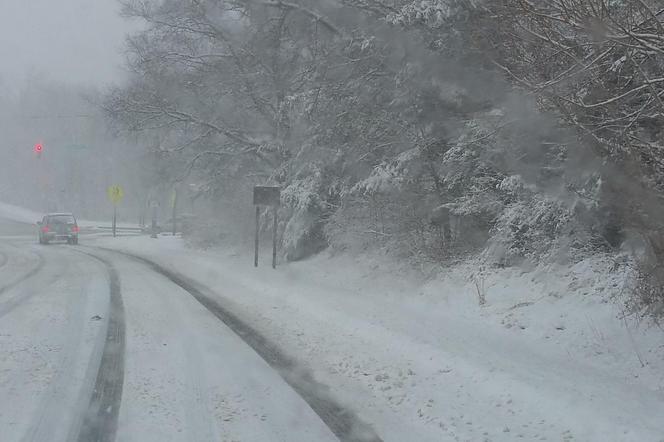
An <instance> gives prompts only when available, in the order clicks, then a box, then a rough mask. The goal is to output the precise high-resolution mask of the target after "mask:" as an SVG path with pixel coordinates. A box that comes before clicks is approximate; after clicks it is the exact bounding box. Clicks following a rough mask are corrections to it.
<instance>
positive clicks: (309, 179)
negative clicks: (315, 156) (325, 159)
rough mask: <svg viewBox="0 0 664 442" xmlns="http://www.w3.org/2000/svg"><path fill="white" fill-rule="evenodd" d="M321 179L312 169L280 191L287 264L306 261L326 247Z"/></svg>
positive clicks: (315, 169)
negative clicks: (301, 260) (288, 262)
mask: <svg viewBox="0 0 664 442" xmlns="http://www.w3.org/2000/svg"><path fill="white" fill-rule="evenodd" d="M322 179H323V177H322V172H321V170H320V169H319V168H318V167H316V166H312V167H310V168H307V170H306V171H304V170H303V171H302V172H301V173H300V174H298V176H297V177H296V178H295V179H294V180H293V181H291V183H290V184H289V185H288V186H286V188H284V189H283V191H282V195H281V197H282V204H283V205H284V207H283V209H282V215H284V217H285V219H286V221H285V223H286V224H285V227H284V230H283V236H282V245H283V248H284V253H285V255H286V259H288V260H289V261H294V260H299V259H303V258H306V257H307V256H310V255H312V254H314V253H317V252H319V251H320V250H322V249H324V248H325V247H326V246H327V241H326V238H325V235H324V233H323V225H324V218H325V214H326V212H327V207H326V203H325V201H323V199H322V198H321V194H322V193H323V189H322Z"/></svg>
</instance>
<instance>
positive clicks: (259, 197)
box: [254, 186, 281, 207]
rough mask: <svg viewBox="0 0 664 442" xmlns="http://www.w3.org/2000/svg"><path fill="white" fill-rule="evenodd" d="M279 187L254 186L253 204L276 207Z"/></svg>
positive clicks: (279, 198) (279, 196)
mask: <svg viewBox="0 0 664 442" xmlns="http://www.w3.org/2000/svg"><path fill="white" fill-rule="evenodd" d="M280 202H281V188H280V187H278V186H254V205H255V206H272V207H278V206H279V204H280Z"/></svg>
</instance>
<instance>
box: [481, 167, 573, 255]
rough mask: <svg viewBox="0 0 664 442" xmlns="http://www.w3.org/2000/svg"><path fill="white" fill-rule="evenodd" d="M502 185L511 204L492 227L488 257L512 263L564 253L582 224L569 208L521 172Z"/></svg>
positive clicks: (507, 179)
mask: <svg viewBox="0 0 664 442" xmlns="http://www.w3.org/2000/svg"><path fill="white" fill-rule="evenodd" d="M498 189H499V190H500V191H501V192H502V194H503V196H504V198H505V199H506V201H507V202H508V204H507V205H506V207H505V209H504V210H503V211H502V213H501V214H500V216H499V217H498V218H497V220H496V223H495V224H494V226H493V228H492V230H491V239H490V241H489V244H488V247H487V250H486V251H485V256H486V258H488V259H489V260H490V261H493V262H494V263H497V264H502V265H512V264H514V263H518V262H520V261H522V260H524V259H528V260H532V261H538V260H541V259H546V258H555V257H557V255H558V254H560V253H564V251H565V249H566V247H567V246H569V245H570V240H571V238H572V235H573V233H574V231H575V228H577V230H578V228H579V226H577V223H576V222H575V220H574V216H573V213H572V211H571V210H570V209H569V208H567V207H566V206H565V205H564V204H563V203H562V202H561V201H558V200H557V199H554V198H552V197H549V196H546V195H543V194H541V193H535V192H534V191H531V190H530V189H528V188H527V186H526V184H525V183H524V182H523V181H522V180H521V178H520V177H518V176H510V177H507V178H505V179H504V180H503V181H502V182H501V183H500V184H499V185H498Z"/></svg>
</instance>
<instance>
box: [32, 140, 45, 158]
mask: <svg viewBox="0 0 664 442" xmlns="http://www.w3.org/2000/svg"><path fill="white" fill-rule="evenodd" d="M34 151H35V154H36V155H37V156H38V157H41V154H42V152H43V151H44V145H43V144H42V143H37V144H35V147H34Z"/></svg>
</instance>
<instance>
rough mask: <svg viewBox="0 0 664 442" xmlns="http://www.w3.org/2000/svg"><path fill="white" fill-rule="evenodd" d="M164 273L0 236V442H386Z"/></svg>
mask: <svg viewBox="0 0 664 442" xmlns="http://www.w3.org/2000/svg"><path fill="white" fill-rule="evenodd" d="M1 227H2V223H0V228H1ZM15 227H16V226H12V232H11V235H16V234H25V235H27V234H28V233H29V232H22V231H20V229H18V231H16V229H15ZM159 270H160V269H158V268H154V267H152V266H150V265H148V264H147V263H144V262H139V261H137V260H135V259H131V258H130V257H126V256H123V255H121V254H118V253H112V252H108V251H103V250H101V249H96V248H94V247H85V246H82V247H71V246H66V245H52V246H46V247H44V246H39V245H37V244H36V241H35V240H34V238H31V237H29V236H13V237H10V235H8V234H5V235H3V239H2V241H0V354H2V355H4V357H3V358H1V359H0V429H1V435H2V437H1V438H0V439H1V440H2V441H17V442H18V441H48V442H55V441H69V440H78V441H114V440H117V441H141V442H144V441H147V442H149V441H234V440H238V441H263V440H282V441H312V440H316V441H325V440H338V439H341V440H377V438H376V437H375V436H374V435H373V433H372V432H371V430H370V429H369V428H368V427H366V426H362V425H360V424H359V422H357V421H356V419H355V418H354V416H353V415H352V414H351V413H348V412H347V411H346V410H344V409H343V408H341V407H340V406H338V405H337V404H335V403H334V402H333V401H332V400H330V399H329V398H328V397H327V395H326V393H325V387H324V386H321V385H319V384H317V383H315V382H313V381H312V379H311V378H310V377H309V376H308V375H307V373H305V372H302V373H300V372H299V371H298V370H297V368H296V367H295V366H294V365H293V363H292V362H290V361H289V360H288V359H287V358H286V357H284V356H283V355H281V354H280V352H279V350H278V349H277V348H275V347H274V346H272V345H271V343H270V342H269V341H268V340H266V339H265V338H264V337H262V336H260V335H259V334H257V333H256V332H255V331H254V330H253V329H252V328H251V327H249V326H248V325H246V324H243V323H242V322H241V321H239V320H238V319H237V318H234V317H232V315H230V314H229V313H228V312H225V311H224V310H223V306H220V305H218V304H216V303H215V302H214V301H211V300H209V299H207V298H206V295H205V293H203V292H202V291H201V290H199V289H198V288H196V287H193V286H189V285H188V282H187V281H182V280H174V279H173V277H170V276H169V275H168V274H165V273H164V272H160V271H159ZM240 336H241V337H242V338H240Z"/></svg>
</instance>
